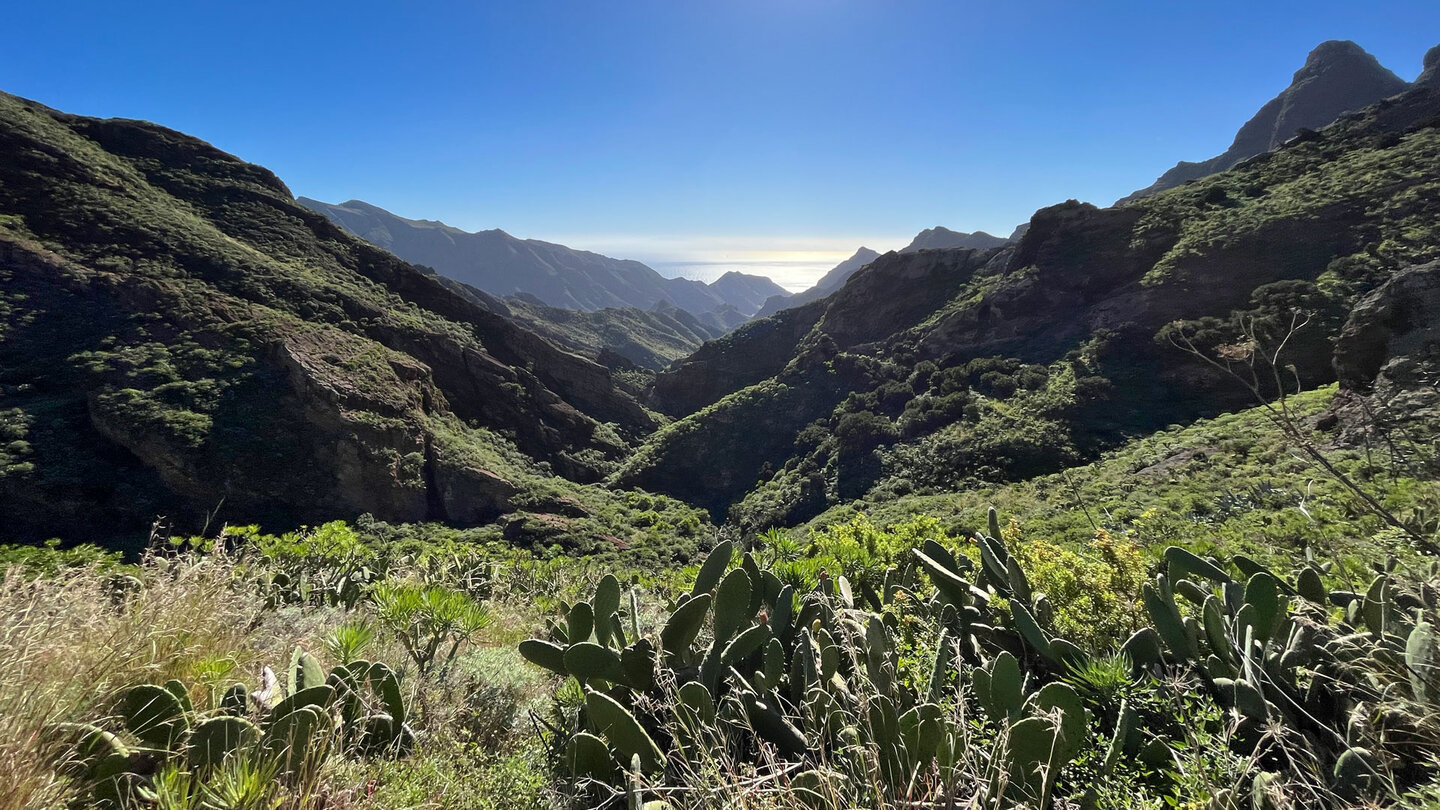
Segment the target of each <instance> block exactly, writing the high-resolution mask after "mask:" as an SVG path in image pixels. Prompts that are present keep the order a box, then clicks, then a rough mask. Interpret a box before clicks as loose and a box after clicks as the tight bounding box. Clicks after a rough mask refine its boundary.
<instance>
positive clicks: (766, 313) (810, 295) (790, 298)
mask: <svg viewBox="0 0 1440 810" xmlns="http://www.w3.org/2000/svg"><path fill="white" fill-rule="evenodd" d="M879 257H880V254H879V253H876V252H875V251H873V250H871V249H870V248H868V247H861V248H860V249H859V250H857V251H855V255H853V256H851V257H850V258H848V259H846V260H845V261H843V262H841V263H839V264H837V265H835V266H834V267H833V268H831V269H830V271H829V272H827V273H826V274H825V275H823V276H821V277H820V280H819V281H817V282H815V286H813V287H811V288H810V289H808V290H804V291H801V292H798V293H795V294H793V295H788V294H787V295H776V296H771V297H770V298H768V299H766V300H765V305H764V306H762V307H761V308H760V311H759V312H756V313H755V317H756V318H768V317H770V316H771V315H774V314H775V313H777V312H779V311H780V310H782V309H789V308H790V307H798V306H800V305H801V304H806V303H809V302H811V301H815V300H818V299H820V298H824V297H825V296H827V295H829V294H830V293H832V292H834V291H835V290H837V289H839V288H840V285H842V284H844V283H845V280H846V279H848V278H850V276H852V275H854V273H855V271H856V270H859V269H860V268H862V267H864V266H865V265H867V264H869V263H870V262H872V261H874V260H875V259H877V258H879Z"/></svg>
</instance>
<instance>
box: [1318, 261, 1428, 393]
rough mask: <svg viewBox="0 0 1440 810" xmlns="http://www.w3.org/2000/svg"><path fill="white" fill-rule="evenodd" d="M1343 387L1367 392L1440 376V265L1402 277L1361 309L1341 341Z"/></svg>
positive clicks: (1355, 312) (1403, 273)
mask: <svg viewBox="0 0 1440 810" xmlns="http://www.w3.org/2000/svg"><path fill="white" fill-rule="evenodd" d="M1335 372H1336V375H1337V376H1338V377H1339V379H1340V384H1341V385H1342V386H1344V387H1345V388H1347V389H1350V390H1353V391H1358V392H1362V393H1370V392H1376V391H1377V390H1378V391H1380V392H1384V391H1386V389H1390V390H1391V391H1392V392H1393V389H1394V388H1395V387H1397V386H1401V387H1414V386H1416V385H1417V384H1419V383H1420V381H1421V380H1422V379H1423V378H1424V377H1425V376H1426V375H1430V376H1431V378H1432V379H1431V385H1432V387H1433V385H1434V384H1435V382H1436V381H1437V379H1440V378H1435V377H1434V375H1436V374H1437V373H1440V260H1437V261H1433V262H1430V263H1428V264H1422V265H1417V266H1415V267H1410V268H1407V269H1406V270H1403V271H1401V272H1400V273H1397V274H1396V275H1395V276H1394V277H1393V278H1391V279H1390V280H1389V281H1387V282H1386V283H1385V284H1383V285H1382V286H1381V287H1380V288H1379V289H1377V290H1375V291H1374V292H1372V293H1370V294H1369V295H1367V296H1365V297H1364V298H1363V299H1361V300H1360V302H1359V303H1357V304H1356V305H1355V308H1354V310H1352V311H1351V313H1350V318H1349V319H1348V320H1347V321H1346V322H1345V327H1344V329H1342V330H1341V332H1340V337H1339V338H1338V339H1337V340H1336V342H1335Z"/></svg>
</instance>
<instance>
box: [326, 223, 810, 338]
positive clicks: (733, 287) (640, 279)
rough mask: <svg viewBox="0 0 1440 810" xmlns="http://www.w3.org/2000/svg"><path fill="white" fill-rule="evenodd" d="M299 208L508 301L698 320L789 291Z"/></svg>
mask: <svg viewBox="0 0 1440 810" xmlns="http://www.w3.org/2000/svg"><path fill="white" fill-rule="evenodd" d="M299 202H300V203H301V204H302V205H305V206H307V207H309V208H311V209H312V210H315V211H318V212H320V213H322V214H324V215H325V216H327V217H329V218H330V219H331V221H333V222H335V223H336V224H338V225H340V226H341V227H342V228H344V229H346V230H348V231H350V232H351V233H353V234H355V235H356V236H359V237H360V238H361V239H364V240H366V241H367V242H370V243H371V244H374V245H377V246H379V247H382V248H385V249H386V250H388V251H390V252H391V253H394V254H395V255H396V256H399V257H400V258H402V259H404V260H406V261H408V262H414V263H415V264H420V265H425V266H426V267H432V268H434V269H435V270H436V271H437V272H439V273H440V274H442V275H444V276H447V277H449V278H452V279H455V280H456V281H461V282H464V283H466V284H469V285H470V286H472V287H475V288H477V289H479V290H482V291H484V292H487V293H489V294H491V295H495V296H499V297H501V298H504V297H507V296H511V295H516V294H518V293H529V294H531V295H534V296H536V297H538V298H539V299H540V300H541V301H543V302H544V303H545V304H547V305H548V306H552V307H560V308H564V309H579V310H594V309H602V308H605V307H626V306H629V307H638V308H640V309H649V308H651V307H653V306H655V304H657V303H659V302H661V301H669V302H671V303H673V304H675V305H676V306H678V307H680V308H682V309H685V310H688V311H690V312H693V313H696V314H704V313H708V312H711V311H714V310H717V309H721V308H724V307H727V306H729V307H735V308H736V309H738V310H740V311H741V312H743V313H746V314H749V313H753V312H755V311H756V310H758V309H759V308H760V305H761V304H762V303H764V301H765V298H766V297H768V296H770V295H775V294H778V293H783V292H784V290H783V289H781V288H780V287H779V285H777V284H775V283H774V282H773V281H770V280H769V279H767V278H761V277H758V276H746V275H744V274H740V273H734V274H727V275H726V277H724V278H722V279H721V281H723V282H724V283H723V284H722V283H720V282H716V284H712V285H707V284H705V283H704V282H700V281H694V280H691V279H683V278H674V279H670V278H665V277H664V276H661V275H660V274H659V273H657V272H655V271H654V270H653V269H651V268H650V267H648V266H646V265H644V264H642V263H640V262H637V261H630V260H625V259H612V258H610V257H609V256H602V255H600V254H598V253H591V252H589V251H584V250H575V249H573V248H568V247H565V246H564V245H557V244H554V243H551V242H542V241H540V240H538V239H517V238H516V237H513V236H511V235H510V234H508V233H506V232H504V231H502V230H499V229H494V230H488V231H479V232H476V233H470V232H468V231H462V230H460V229H459V228H452V227H450V226H449V225H446V224H444V223H443V222H436V221H433V220H425V219H420V220H417V219H406V218H404V217H400V216H396V215H395V214H392V213H390V212H389V211H386V210H385V209H383V208H380V207H378V206H374V205H370V204H369V203H366V202H361V201H359V200H350V201H349V202H345V203H341V204H339V205H334V204H331V203H324V202H320V201H318V200H312V199H309V198H307V197H301V198H299Z"/></svg>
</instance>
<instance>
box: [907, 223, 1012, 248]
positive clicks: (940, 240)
mask: <svg viewBox="0 0 1440 810" xmlns="http://www.w3.org/2000/svg"><path fill="white" fill-rule="evenodd" d="M1003 244H1005V240H1004V239H1001V238H1000V237H998V236H991V235H990V234H988V233H986V232H984V231H976V232H974V233H963V232H961V231H952V230H950V229H949V228H946V227H945V226H943V225H936V226H935V227H933V228H926V229H925V230H923V231H921V232H920V233H918V234H916V235H915V238H914V239H913V240H912V241H911V242H910V244H908V245H906V246H905V247H903V248H901V249H900V252H901V253H913V252H915V251H917V250H939V249H944V248H981V249H983V248H992V247H1000V246H1001V245H1003Z"/></svg>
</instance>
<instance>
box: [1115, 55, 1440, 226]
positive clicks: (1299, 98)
mask: <svg viewBox="0 0 1440 810" xmlns="http://www.w3.org/2000/svg"><path fill="white" fill-rule="evenodd" d="M1428 58H1429V57H1428V56H1427V59H1428ZM1436 81H1437V82H1440V77H1436ZM1409 87H1410V84H1409V83H1408V82H1406V81H1405V80H1404V79H1401V78H1400V77H1399V76H1396V75H1395V74H1394V73H1392V72H1391V71H1390V70H1389V69H1387V68H1386V67H1385V66H1384V65H1382V64H1380V61H1379V60H1377V59H1376V58H1375V57H1374V55H1372V54H1371V53H1370V52H1369V51H1367V50H1365V49H1364V48H1362V47H1360V46H1359V45H1356V44H1355V43H1354V42H1351V41H1349V40H1333V39H1332V40H1329V41H1327V42H1322V43H1320V44H1319V45H1317V46H1316V47H1315V48H1314V50H1312V51H1310V54H1309V55H1308V56H1307V57H1306V58H1305V64H1304V65H1302V66H1301V68H1300V69H1299V70H1297V71H1295V75H1294V77H1293V79H1292V80H1291V82H1290V85H1289V86H1288V87H1286V88H1285V89H1284V90H1282V91H1281V92H1280V94H1279V95H1277V96H1275V97H1274V98H1272V99H1271V100H1270V101H1269V102H1267V103H1266V104H1265V106H1263V107H1261V108H1260V109H1259V111H1258V112H1256V113H1255V115H1254V117H1252V118H1251V119H1250V120H1249V121H1247V122H1245V125H1244V126H1242V127H1240V130H1239V131H1238V132H1236V133H1235V140H1234V141H1233V142H1232V143H1231V144H1230V148H1229V149H1226V150H1225V151H1224V152H1223V153H1221V154H1219V155H1216V156H1215V157H1213V158H1210V159H1209V160H1204V161H1200V162H1198V163H1191V162H1188V161H1181V162H1180V163H1178V164H1177V165H1176V166H1175V167H1174V168H1172V169H1170V170H1169V171H1167V172H1165V173H1164V174H1163V175H1161V176H1160V178H1159V179H1158V180H1156V181H1155V182H1154V183H1153V184H1151V185H1150V187H1149V188H1144V189H1141V190H1139V191H1136V192H1135V193H1133V194H1131V195H1130V196H1128V197H1124V198H1122V199H1120V200H1119V201H1118V202H1117V203H1116V204H1117V205H1120V204H1123V203H1127V202H1130V201H1132V200H1136V199H1139V198H1141V197H1145V196H1148V195H1150V194H1154V193H1156V192H1159V191H1164V190H1165V189H1168V188H1174V187H1176V186H1179V185H1182V184H1184V183H1187V182H1189V181H1191V180H1197V179H1199V178H1201V177H1206V176H1208V175H1211V174H1214V173H1216V172H1222V171H1225V170H1226V169H1228V168H1230V167H1231V166H1234V165H1235V164H1236V163H1239V162H1240V161H1242V160H1245V159H1246V158H1251V157H1254V156H1256V155H1259V154H1263V153H1265V152H1268V151H1270V150H1271V149H1274V148H1276V147H1277V146H1279V145H1280V144H1282V143H1284V142H1285V141H1287V140H1289V139H1290V137H1291V136H1293V135H1294V134H1295V133H1296V132H1298V131H1299V130H1302V129H1320V128H1321V127H1324V126H1325V125H1327V124H1329V123H1331V122H1333V121H1334V120H1335V119H1336V118H1338V117H1340V115H1341V114H1343V113H1346V112H1351V111H1354V110H1360V109H1364V108H1365V107H1368V106H1370V105H1371V104H1374V103H1376V102H1378V101H1380V100H1381V99H1384V98H1389V97H1390V96H1393V95H1395V94H1397V93H1402V92H1404V91H1405V90H1407V89H1408V88H1409Z"/></svg>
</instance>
